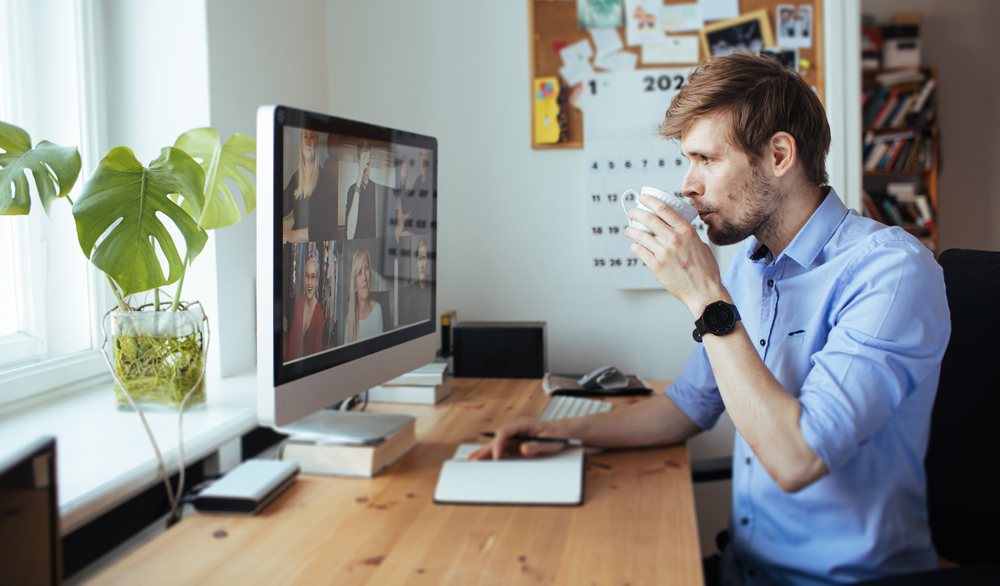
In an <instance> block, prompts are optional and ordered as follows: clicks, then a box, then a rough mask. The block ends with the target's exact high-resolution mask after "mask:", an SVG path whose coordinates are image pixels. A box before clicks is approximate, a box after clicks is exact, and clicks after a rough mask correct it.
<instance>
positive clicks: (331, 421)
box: [278, 410, 417, 478]
mask: <svg viewBox="0 0 1000 586" xmlns="http://www.w3.org/2000/svg"><path fill="white" fill-rule="evenodd" d="M302 421H303V422H305V423H300V422H296V423H294V424H292V425H289V426H286V427H284V428H282V430H281V431H283V432H286V433H290V434H291V435H290V436H289V438H288V439H287V440H285V442H284V443H283V444H282V446H281V449H280V451H279V454H278V456H279V458H281V459H282V460H293V461H295V462H298V463H299V466H300V467H301V469H302V473H303V474H322V475H331V476H356V477H361V478H371V477H373V476H375V475H376V474H378V473H379V472H381V471H382V470H384V469H386V468H388V467H389V466H390V465H392V463H393V462H395V461H396V460H398V459H400V458H402V457H403V456H404V455H405V454H406V453H407V452H409V451H410V450H411V449H412V448H413V446H415V445H417V436H416V423H415V422H416V417H414V416H413V415H402V414H389V413H360V412H339V411H330V410H324V411H322V412H320V413H317V414H313V415H311V416H309V417H307V418H304V419H303V420H302ZM315 422H319V423H321V424H322V425H323V426H325V427H326V428H327V431H326V432H324V433H318V432H316V431H315V427H314V426H312V425H309V424H311V423H315Z"/></svg>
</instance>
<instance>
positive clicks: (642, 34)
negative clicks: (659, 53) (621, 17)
mask: <svg viewBox="0 0 1000 586" xmlns="http://www.w3.org/2000/svg"><path fill="white" fill-rule="evenodd" d="M662 6H663V3H662V2H661V0H625V40H626V41H627V44H628V45H629V46H632V47H634V46H637V45H650V44H655V43H662V42H663V32H662V31H661V30H660V28H659V26H658V25H657V20H658V18H659V15H660V8H661V7H662Z"/></svg>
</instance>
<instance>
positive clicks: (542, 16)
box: [528, 0, 824, 149]
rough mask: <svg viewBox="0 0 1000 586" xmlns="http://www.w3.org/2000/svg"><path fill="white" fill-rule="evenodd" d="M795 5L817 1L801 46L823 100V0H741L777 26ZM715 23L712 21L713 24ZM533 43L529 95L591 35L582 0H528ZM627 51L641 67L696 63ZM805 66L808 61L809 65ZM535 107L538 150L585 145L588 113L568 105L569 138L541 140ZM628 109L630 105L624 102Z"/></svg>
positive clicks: (806, 75)
mask: <svg viewBox="0 0 1000 586" xmlns="http://www.w3.org/2000/svg"><path fill="white" fill-rule="evenodd" d="M691 1H693V0H664V1H663V3H664V4H681V3H685V2H691ZM789 4H795V5H798V6H811V7H812V14H813V23H812V30H813V39H812V47H810V48H800V49H798V57H799V63H800V68H799V73H800V74H801V75H802V77H803V79H805V81H806V82H807V83H808V84H809V85H811V86H813V87H814V88H815V89H816V91H817V92H818V94H819V96H820V99H821V100H822V98H823V95H824V93H823V92H824V87H823V84H824V63H823V0H812V1H810V2H797V3H796V2H787V1H782V0H739V8H740V14H741V15H747V14H749V13H752V12H754V11H757V10H761V9H763V10H766V11H767V18H768V20H769V22H770V26H771V27H772V29H773V28H774V27H775V16H776V13H777V9H778V6H779V5H789ZM709 26H711V24H709ZM528 27H529V28H528V42H529V44H530V47H529V59H530V61H531V64H530V76H531V77H530V79H529V80H528V81H529V92H528V95H529V96H531V95H533V92H534V90H535V83H534V80H535V79H536V78H538V77H545V76H556V77H558V76H559V69H560V68H561V67H562V66H563V63H562V58H561V57H560V55H559V53H558V49H559V48H561V47H564V46H568V45H572V44H573V43H576V42H578V41H581V40H584V39H589V35H588V33H587V31H586V30H583V29H580V28H579V26H578V24H577V13H576V2H575V1H573V0H528ZM617 30H618V34H619V36H620V37H621V38H622V40H623V41H625V31H624V29H623V28H619V29H617ZM676 34H677V35H678V36H681V35H684V36H687V35H690V36H695V37H697V36H699V32H689V33H676ZM624 50H625V51H628V52H631V53H634V54H635V55H637V56H638V58H639V60H638V62H637V65H636V69H640V70H642V69H665V68H670V69H676V68H678V67H688V68H690V67H692V66H694V65H696V63H687V64H671V65H669V66H666V65H661V64H655V65H647V64H643V63H642V51H641V48H640V47H638V46H631V47H630V46H626V47H625V49H624ZM707 57H708V55H707V53H706V51H705V47H704V45H702V44H700V45H699V59H700V60H704V59H706V58H707ZM803 65H808V66H807V67H804V66H803ZM531 103H532V112H531V119H530V120H529V124H531V129H532V131H531V132H532V134H531V147H532V148H535V149H553V148H556V149H565V148H583V125H584V113H583V112H581V111H577V110H576V109H575V108H572V107H570V108H566V140H564V141H562V142H558V143H554V144H541V143H539V142H538V141H536V138H535V124H534V120H535V111H534V109H535V101H534V100H533V99H532V100H531ZM622 107H623V108H627V107H628V104H622Z"/></svg>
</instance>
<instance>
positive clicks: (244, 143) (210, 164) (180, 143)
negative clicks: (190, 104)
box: [174, 128, 257, 230]
mask: <svg viewBox="0 0 1000 586" xmlns="http://www.w3.org/2000/svg"><path fill="white" fill-rule="evenodd" d="M174 148H178V149H181V150H183V151H184V152H186V153H187V154H189V155H191V156H192V157H194V158H196V159H201V160H202V162H201V167H202V169H204V170H205V207H204V209H203V210H202V211H201V213H200V214H196V213H195V212H194V210H193V209H192V208H190V207H189V206H187V205H184V206H183V207H184V209H185V211H187V212H188V213H190V214H191V215H192V217H193V218H194V219H195V220H196V221H197V222H198V225H199V226H201V227H202V228H205V229H206V230H210V229H213V228H222V227H223V226H230V225H232V224H235V223H237V222H239V221H240V220H241V219H242V212H240V208H239V206H238V205H237V204H236V198H235V197H233V193H232V191H231V190H230V189H229V186H228V185H227V184H226V177H228V178H230V179H232V180H233V181H234V182H235V183H236V185H237V186H238V187H239V188H240V193H241V194H242V195H243V205H244V207H245V208H246V211H247V214H249V213H250V212H252V211H253V209H254V207H256V206H257V190H256V188H255V187H254V184H253V182H252V181H251V180H250V179H249V178H248V177H247V176H246V175H245V174H244V173H243V172H242V171H240V169H239V168H240V167H243V168H244V169H246V170H247V171H250V172H251V173H253V174H254V175H256V174H257V161H255V160H254V159H252V158H250V157H248V156H247V155H246V153H253V152H256V151H257V141H255V140H254V139H252V138H250V137H249V136H247V135H245V134H239V133H236V134H234V135H232V136H230V137H229V140H227V141H226V142H225V144H219V133H217V132H216V131H215V130H214V129H212V128H195V129H194V130H189V131H187V132H185V133H184V134H182V135H181V136H180V138H178V139H177V142H176V143H174Z"/></svg>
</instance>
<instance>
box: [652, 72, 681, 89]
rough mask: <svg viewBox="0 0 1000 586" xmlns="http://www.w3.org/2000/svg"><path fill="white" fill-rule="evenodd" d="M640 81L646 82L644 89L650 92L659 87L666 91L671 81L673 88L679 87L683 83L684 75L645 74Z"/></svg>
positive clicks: (669, 87)
mask: <svg viewBox="0 0 1000 586" xmlns="http://www.w3.org/2000/svg"><path fill="white" fill-rule="evenodd" d="M642 82H643V83H644V84H646V91H647V92H652V91H656V90H657V89H659V90H660V91H664V92H665V91H667V90H669V89H671V82H673V89H680V87H681V86H682V85H684V77H683V76H680V75H675V76H673V77H670V76H669V75H661V76H659V77H655V78H654V77H653V76H652V75H647V76H646V77H644V78H642Z"/></svg>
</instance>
